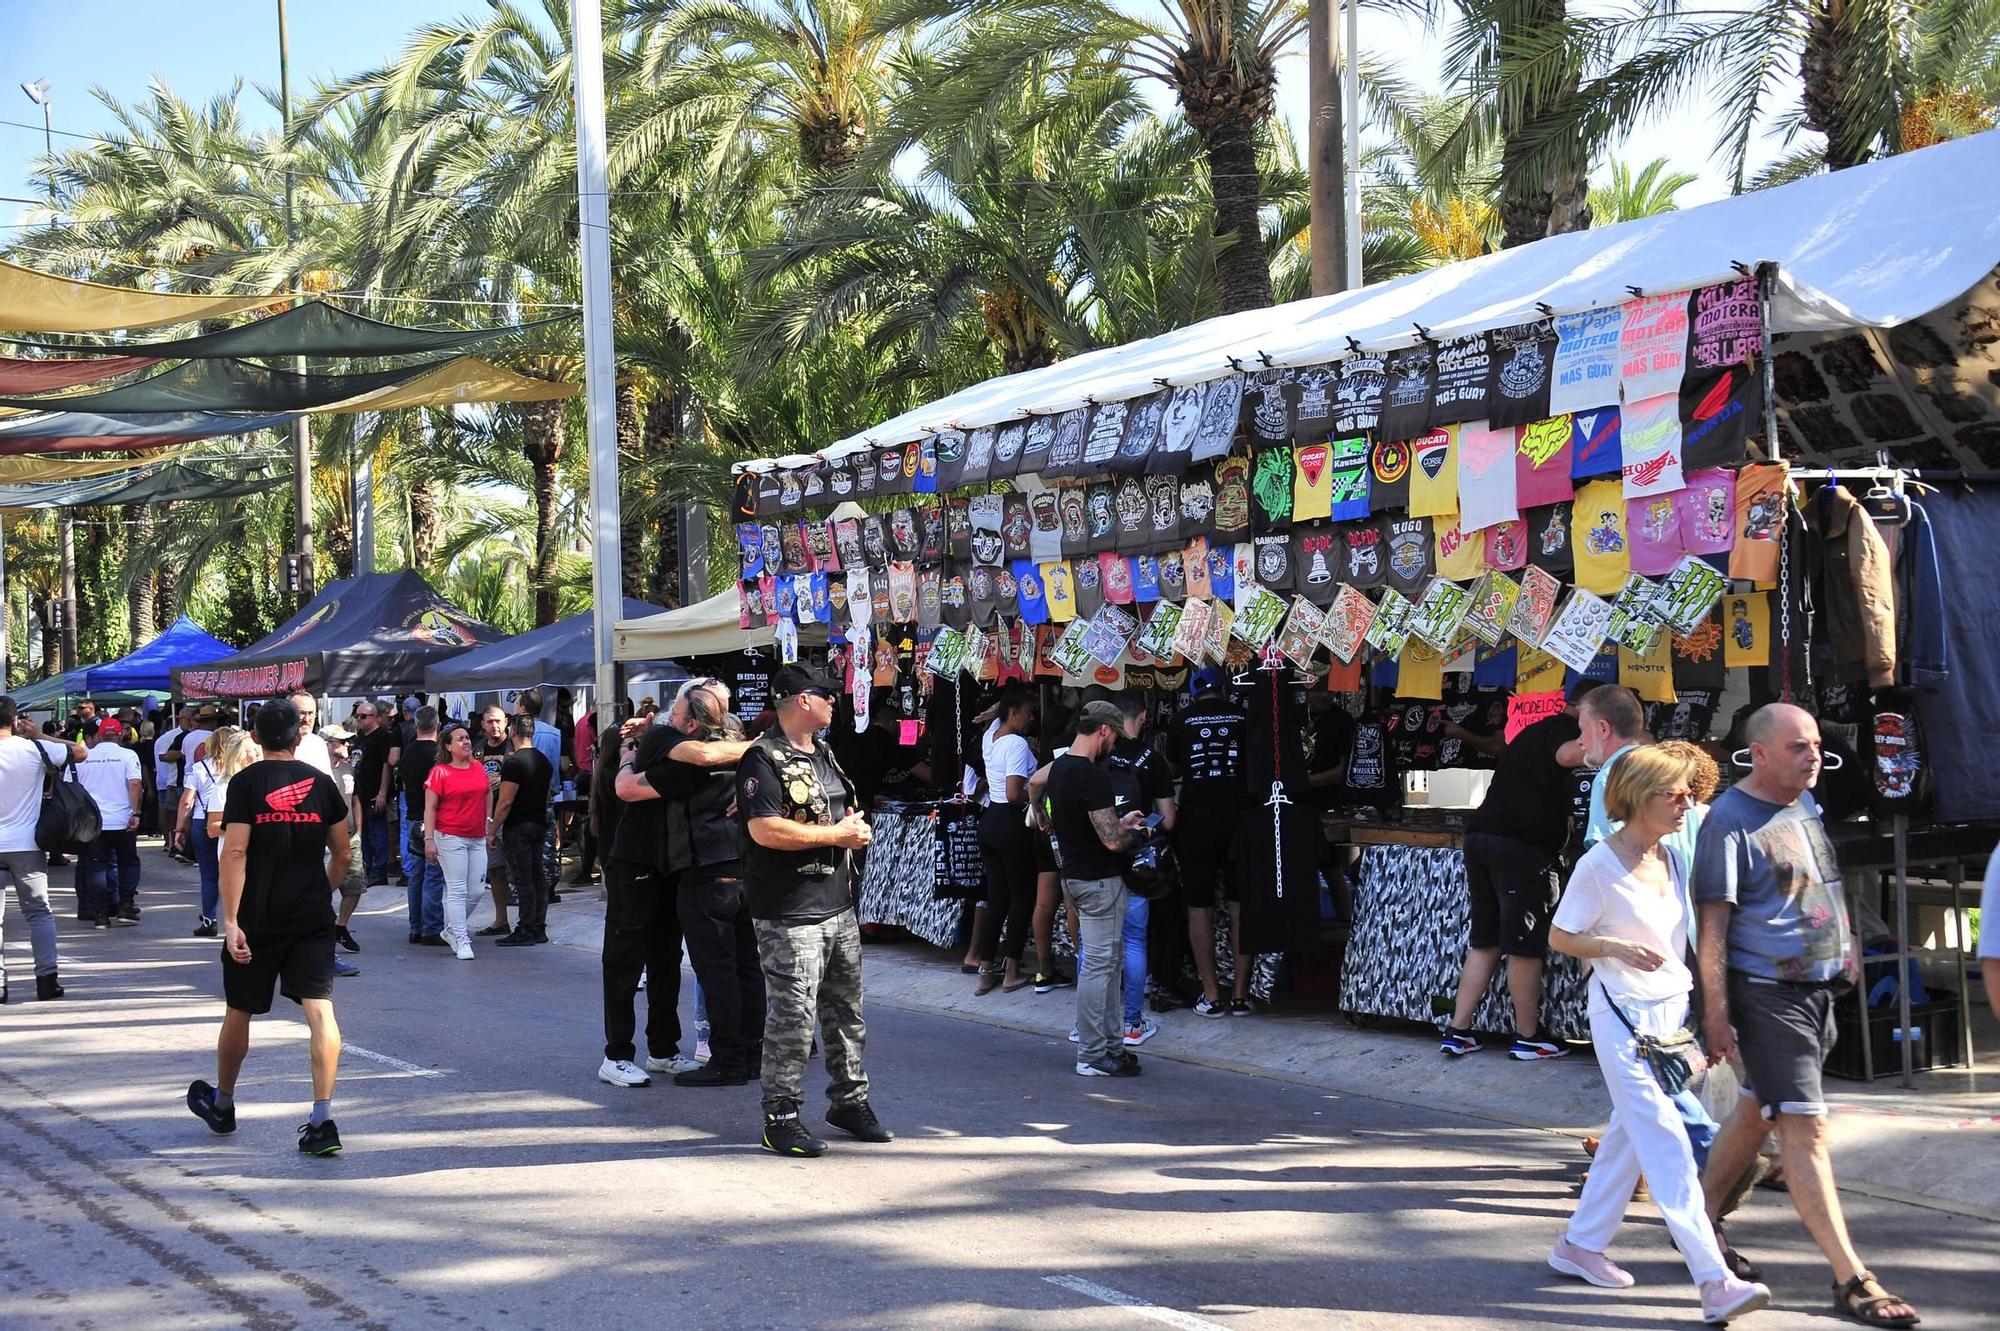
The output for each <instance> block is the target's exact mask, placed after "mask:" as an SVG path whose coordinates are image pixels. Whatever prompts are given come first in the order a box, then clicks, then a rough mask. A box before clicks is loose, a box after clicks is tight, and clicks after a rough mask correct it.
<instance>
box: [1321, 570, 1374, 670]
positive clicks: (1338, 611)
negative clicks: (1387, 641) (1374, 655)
mask: <svg viewBox="0 0 2000 1331" xmlns="http://www.w3.org/2000/svg"><path fill="white" fill-rule="evenodd" d="M1374 622H1375V603H1374V602H1373V601H1371V600H1369V599H1368V597H1367V595H1366V593H1364V592H1362V591H1361V590H1360V589H1358V588H1356V587H1352V586H1347V585H1343V586H1342V587H1341V589H1340V590H1339V591H1338V592H1336V593H1335V594H1334V598H1333V605H1332V607H1331V608H1330V609H1329V610H1328V611H1327V616H1326V625H1325V627H1324V628H1322V629H1321V630H1320V640H1321V641H1323V642H1324V643H1326V649H1327V650H1328V651H1329V652H1332V653H1333V656H1334V659H1335V660H1337V661H1339V662H1340V663H1341V664H1342V665H1346V664H1347V663H1348V662H1350V661H1352V660H1353V659H1354V654H1355V653H1356V652H1358V651H1360V650H1361V644H1362V641H1363V640H1364V639H1366V638H1367V636H1368V626H1369V625H1370V624H1373V623H1374Z"/></svg>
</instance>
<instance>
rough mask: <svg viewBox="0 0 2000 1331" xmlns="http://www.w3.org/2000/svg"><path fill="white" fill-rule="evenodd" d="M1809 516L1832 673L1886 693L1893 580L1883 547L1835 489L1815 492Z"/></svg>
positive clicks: (1891, 661)
mask: <svg viewBox="0 0 2000 1331" xmlns="http://www.w3.org/2000/svg"><path fill="white" fill-rule="evenodd" d="M1812 514H1813V524H1814V526H1815V527H1817V528H1818V530H1819V534H1820V537H1821V546H1820V559H1821V563H1820V575H1821V596H1822V598H1823V599H1824V603H1825V604H1824V609H1825V613H1826V637H1827V641H1828V642H1829V643H1830V644H1831V645H1832V647H1833V659H1834V670H1835V673H1836V675H1838V677H1839V678H1841V679H1846V680H1866V681H1867V683H1868V686H1869V687H1870V688H1876V689H1882V688H1888V687H1889V686H1890V685H1892V684H1894V683H1895V682H1896V579H1895V575H1894V572H1893V570H1892V569H1891V567H1890V563H1889V546H1888V543H1887V542H1885V541H1884V540H1883V539H1882V534H1881V533H1880V532H1878V531H1876V530H1875V522H1874V520H1873V519H1872V518H1870V517H1869V516H1868V514H1867V512H1866V510H1864V509H1863V508H1862V507H1861V504H1860V501H1859V500H1857V499H1855V497H1854V496H1853V495H1851V494H1849V493H1848V492H1847V491H1846V490H1844V489H1842V488H1841V487H1840V486H1838V485H1828V486H1826V487H1824V488H1823V489H1822V490H1821V491H1820V492H1819V495H1818V496H1817V497H1816V499H1815V501H1814V503H1813V506H1812Z"/></svg>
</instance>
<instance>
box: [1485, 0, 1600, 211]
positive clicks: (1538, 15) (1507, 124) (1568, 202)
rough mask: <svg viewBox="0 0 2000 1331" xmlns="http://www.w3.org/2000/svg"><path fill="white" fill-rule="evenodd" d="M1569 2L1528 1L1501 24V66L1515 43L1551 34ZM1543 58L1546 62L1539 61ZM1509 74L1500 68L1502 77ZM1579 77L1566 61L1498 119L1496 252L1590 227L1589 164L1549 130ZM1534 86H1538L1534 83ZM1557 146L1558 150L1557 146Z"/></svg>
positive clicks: (1572, 139)
mask: <svg viewBox="0 0 2000 1331" xmlns="http://www.w3.org/2000/svg"><path fill="white" fill-rule="evenodd" d="M1568 10H1569V6H1568V0H1527V2H1526V3H1524V4H1522V5H1520V6H1519V7H1518V9H1515V10H1513V11H1511V12H1510V15H1509V17H1508V18H1505V19H1503V20H1502V21H1501V24H1500V31H1499V33H1498V36H1497V41H1498V47H1499V50H1500V51H1501V52H1502V55H1501V60H1502V62H1503V64H1504V63H1505V62H1507V61H1508V60H1509V59H1510V56H1509V55H1508V54H1507V52H1509V51H1510V50H1511V49H1513V48H1514V46H1515V44H1516V43H1518V42H1520V41H1522V40H1523V39H1525V38H1530V37H1533V36H1535V35H1536V34H1544V33H1547V32H1550V31H1553V30H1554V29H1556V28H1557V27H1559V26H1560V25H1561V24H1563V23H1564V22H1565V21H1566V20H1567V16H1568ZM1544 58H1545V57H1544ZM1511 72H1512V71H1510V70H1505V69H1503V70H1502V71H1501V77H1502V79H1503V80H1504V79H1506V78H1507V77H1508V76H1509V75H1510V74H1511ZM1582 80H1583V71H1582V69H1581V67H1580V66H1578V65H1576V64H1574V63H1572V64H1571V66H1570V67H1569V68H1568V69H1566V70H1564V71H1563V73H1562V76H1561V77H1560V78H1559V79H1557V80H1556V81H1555V82H1554V83H1553V84H1552V85H1546V86H1541V87H1540V88H1539V95H1538V96H1536V98H1535V100H1533V101H1532V102H1529V103H1528V104H1527V105H1524V106H1522V107H1521V108H1520V109H1519V110H1518V112H1516V113H1515V115H1506V114H1504V113H1503V116H1502V122H1501V126H1500V132H1501V134H1502V135H1503V136H1504V142H1503V143H1502V145H1501V149H1500V228H1501V239H1500V246H1501V248H1502V249H1512V248H1513V247H1514V246H1516V245H1527V244H1532V243H1533V242H1535V241H1537V240H1541V239H1543V238H1544V237H1547V236H1554V235H1560V234H1562V233H1563V232H1566V231H1582V230H1584V229H1586V228H1587V227H1589V225H1590V159H1589V154H1588V153H1587V152H1586V151H1585V149H1584V145H1583V144H1582V143H1580V142H1578V141H1576V136H1575V135H1574V134H1571V135H1568V136H1566V137H1565V136H1561V135H1551V134H1550V132H1549V131H1548V129H1547V126H1548V125H1549V124H1550V123H1551V122H1552V121H1557V120H1560V119H1563V118H1564V117H1565V116H1566V115H1567V114H1568V112H1569V109H1570V108H1571V107H1572V106H1573V105H1574V104H1575V101H1576V96H1577V90H1578V88H1579V87H1580V86H1581V85H1582ZM1537 83H1538V85H1539V84H1540V83H1541V81H1540V80H1537ZM1557 145H1560V146H1559V147H1558V146H1557Z"/></svg>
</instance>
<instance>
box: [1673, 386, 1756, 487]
mask: <svg viewBox="0 0 2000 1331" xmlns="http://www.w3.org/2000/svg"><path fill="white" fill-rule="evenodd" d="M1763 388H1764V376H1763V372H1762V371H1761V370H1760V369H1758V368H1757V367H1756V366H1754V365H1725V366H1723V367H1722V368H1721V369H1718V370H1715V371H1713V372H1711V373H1708V374H1704V375H1702V376H1700V377H1699V378H1696V377H1694V376H1690V377H1689V378H1688V379H1686V380H1685V381H1684V382H1683V383H1682V384H1681V390H1680V403H1679V406H1680V421H1681V438H1682V452H1683V455H1684V463H1683V465H1685V466H1689V467H1721V466H1733V465H1735V464H1737V463H1740V462H1742V461H1743V459H1744V457H1745V456H1746V454H1747V453H1748V452H1749V448H1750V436H1751V435H1752V434H1755V433H1761V432H1762V426H1763V420H1762V414H1763V400H1764V393H1763Z"/></svg>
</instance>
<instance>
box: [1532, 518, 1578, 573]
mask: <svg viewBox="0 0 2000 1331" xmlns="http://www.w3.org/2000/svg"><path fill="white" fill-rule="evenodd" d="M1574 509H1575V505H1574V504H1568V503H1565V504H1550V505H1549V506H1548V507H1547V508H1537V509H1531V510H1529V511H1528V512H1527V513H1525V514H1523V515H1522V521H1524V522H1525V523H1526V524H1527V527H1528V562H1529V563H1530V564H1533V565H1534V566H1535V567H1536V568H1539V569H1544V570H1546V571H1547V572H1549V573H1552V574H1554V575H1556V576H1557V577H1558V578H1561V579H1562V580H1564V581H1568V579H1569V575H1570V573H1571V571H1572V570H1573V569H1575V567H1576V559H1575V555H1574V552H1573V550H1572V548H1571V545H1570V526H1571V523H1572V514H1573V511H1574Z"/></svg>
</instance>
